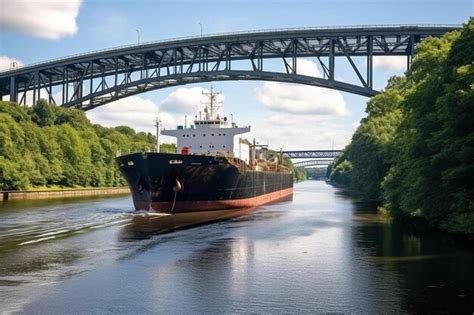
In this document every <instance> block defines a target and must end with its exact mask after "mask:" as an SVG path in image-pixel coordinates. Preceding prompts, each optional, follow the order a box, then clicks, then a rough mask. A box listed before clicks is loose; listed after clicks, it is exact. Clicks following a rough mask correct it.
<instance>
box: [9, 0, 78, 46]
mask: <svg viewBox="0 0 474 315" xmlns="http://www.w3.org/2000/svg"><path fill="white" fill-rule="evenodd" d="M80 6H81V0H63V1H59V0H34V1H31V0H2V2H1V5H0V8H1V10H0V26H2V28H4V29H11V30H14V31H19V32H24V33H27V34H31V35H34V36H37V37H43V38H48V39H59V38H61V37H64V36H70V35H73V34H75V33H76V32H77V30H78V27H77V23H76V18H77V15H78V14H79V7H80Z"/></svg>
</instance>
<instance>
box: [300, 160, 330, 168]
mask: <svg viewBox="0 0 474 315" xmlns="http://www.w3.org/2000/svg"><path fill="white" fill-rule="evenodd" d="M333 161H334V160H333V159H317V160H308V161H300V162H296V163H293V166H294V167H311V166H328V165H330V164H331V163H332V162H333Z"/></svg>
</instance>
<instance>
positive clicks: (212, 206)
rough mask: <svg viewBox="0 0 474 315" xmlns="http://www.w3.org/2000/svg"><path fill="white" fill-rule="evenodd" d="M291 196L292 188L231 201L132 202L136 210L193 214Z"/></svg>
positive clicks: (241, 206)
mask: <svg viewBox="0 0 474 315" xmlns="http://www.w3.org/2000/svg"><path fill="white" fill-rule="evenodd" d="M292 194H293V187H290V188H286V189H282V190H278V191H274V192H271V193H268V194H264V195H260V196H256V197H252V198H245V199H233V200H205V201H204V200H202V201H176V203H175V204H174V207H173V202H151V203H150V202H145V201H134V205H135V208H136V209H141V210H150V211H156V212H164V213H170V212H173V213H179V212H195V211H205V210H225V209H233V208H251V207H256V206H260V205H263V204H266V203H270V202H272V201H276V200H279V199H282V198H285V197H288V196H290V195H292Z"/></svg>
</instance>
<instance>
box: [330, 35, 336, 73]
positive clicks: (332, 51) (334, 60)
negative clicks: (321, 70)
mask: <svg viewBox="0 0 474 315" xmlns="http://www.w3.org/2000/svg"><path fill="white" fill-rule="evenodd" d="M334 46H335V40H334V38H330V39H329V81H334V69H335V66H336V65H335V62H336V59H335V56H334V52H335V49H334V48H335V47H334Z"/></svg>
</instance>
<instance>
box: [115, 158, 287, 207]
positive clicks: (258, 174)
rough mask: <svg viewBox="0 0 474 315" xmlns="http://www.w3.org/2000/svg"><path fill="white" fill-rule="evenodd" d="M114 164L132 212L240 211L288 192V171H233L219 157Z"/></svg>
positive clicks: (129, 160) (123, 160) (125, 160)
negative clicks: (127, 192) (122, 178)
mask: <svg viewBox="0 0 474 315" xmlns="http://www.w3.org/2000/svg"><path fill="white" fill-rule="evenodd" d="M117 162H118V164H119V167H120V170H121V171H122V173H123V175H124V176H125V179H126V180H127V182H128V184H129V186H130V191H131V193H132V198H133V203H134V206H135V208H136V209H137V210H150V211H157V212H164V213H180V212H195V211H209V210H223V209H234V208H246V207H255V206H259V205H262V204H266V203H270V202H273V201H276V200H279V199H282V198H286V197H288V196H291V195H292V194H293V175H292V174H291V172H288V171H278V170H274V171H254V170H242V168H240V170H239V167H238V166H236V165H233V164H231V163H229V162H228V161H227V159H226V158H224V157H215V156H205V155H183V154H168V153H151V152H150V153H135V154H129V155H124V156H120V157H118V158H117Z"/></svg>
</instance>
